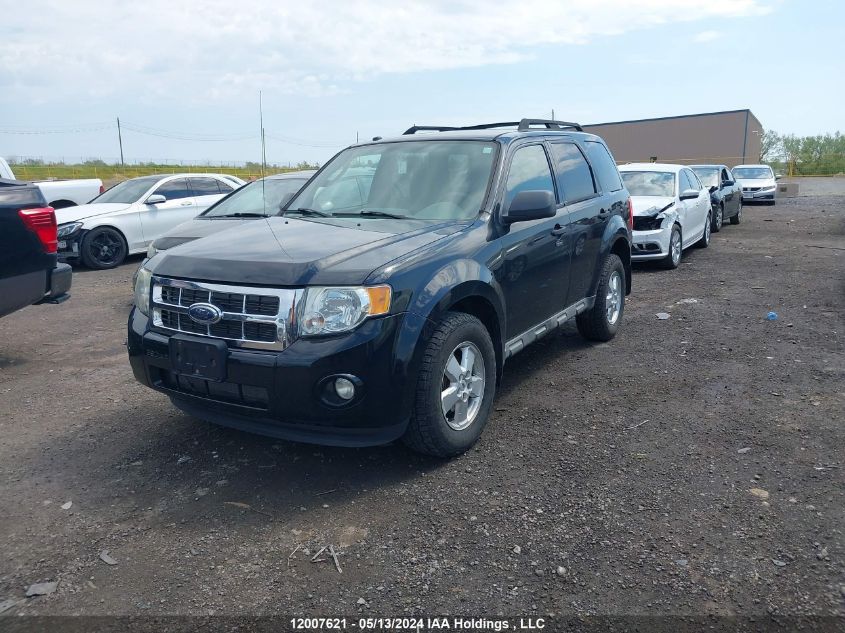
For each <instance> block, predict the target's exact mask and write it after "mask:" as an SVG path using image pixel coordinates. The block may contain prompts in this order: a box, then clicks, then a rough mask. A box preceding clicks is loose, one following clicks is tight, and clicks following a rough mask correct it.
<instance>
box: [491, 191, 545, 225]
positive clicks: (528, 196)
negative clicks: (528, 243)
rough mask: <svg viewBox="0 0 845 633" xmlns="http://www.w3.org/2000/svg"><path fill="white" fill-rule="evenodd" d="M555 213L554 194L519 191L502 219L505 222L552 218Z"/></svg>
mask: <svg viewBox="0 0 845 633" xmlns="http://www.w3.org/2000/svg"><path fill="white" fill-rule="evenodd" d="M555 213H557V204H556V203H555V196H554V194H553V193H552V192H551V191H544V190H532V191H520V192H519V193H518V194H516V196H515V197H514V199H513V200H511V204H510V206H509V207H508V209H507V211H505V213H504V215H503V216H502V219H503V220H504V221H505V223H506V224H513V223H514V222H528V221H529V220H540V219H542V218H553V217H554V216H555Z"/></svg>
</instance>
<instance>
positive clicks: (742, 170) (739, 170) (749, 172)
mask: <svg viewBox="0 0 845 633" xmlns="http://www.w3.org/2000/svg"><path fill="white" fill-rule="evenodd" d="M733 172H734V177H735V178H744V179H746V180H762V179H764V178H774V177H775V176H774V174H773V173H772V169H771V167H734V169H733Z"/></svg>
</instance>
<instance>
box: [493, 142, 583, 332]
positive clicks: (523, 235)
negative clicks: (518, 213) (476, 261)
mask: <svg viewBox="0 0 845 633" xmlns="http://www.w3.org/2000/svg"><path fill="white" fill-rule="evenodd" d="M538 190H540V191H550V192H552V193H553V194H554V193H555V183H554V180H553V178H552V171H551V169H550V167H549V160H548V157H547V155H546V150H545V147H544V146H543V145H542V144H539V143H537V144H532V145H523V146H520V147H519V148H517V149H516V151H514V153H513V154H512V155H511V160H510V167H509V169H508V176H507V180H506V185H505V192H504V196H503V199H502V209H503V210H504V209H507V208H508V205H510V203H511V201H512V200H513V199H514V197H515V196H516V194H518V193H519V192H520V191H538ZM568 225H569V220H568V214H567V211H566V208H565V207H563V206H562V205H560V204H559V205H558V212H557V214H556V215H555V217H552V218H544V219H541V220H532V221H530V222H517V223H514V224H511V225H510V227H509V231H508V233H507V234H505V235H504V236H502V237H501V238H500V243H501V248H502V250H501V257H502V262H501V265H500V266H499V267H498V269H497V271H496V278H497V279H498V280H499V283H500V285H501V288H502V292H503V294H504V297H505V304H506V306H505V312H506V314H507V322H508V327H507V337H508V338H513V337H515V336H517V335H519V334H521V333H523V332H525V331H526V330H528V329H529V328H531V327H532V326H534V325H537V324H539V323H541V322H542V321H544V320H546V319H548V318H549V317H550V316H552V315H553V314H555V313H557V312H560V311H561V310H563V309H564V308H565V307H566V295H567V292H568V286H569V252H570V237H569V235H568Z"/></svg>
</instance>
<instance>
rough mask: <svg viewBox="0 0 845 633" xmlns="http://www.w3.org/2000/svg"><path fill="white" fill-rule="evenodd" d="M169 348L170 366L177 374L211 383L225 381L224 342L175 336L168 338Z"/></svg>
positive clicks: (226, 352)
mask: <svg viewBox="0 0 845 633" xmlns="http://www.w3.org/2000/svg"><path fill="white" fill-rule="evenodd" d="M169 347H170V364H171V366H172V367H173V371H175V372H176V373H177V374H182V375H185V376H190V377H192V378H204V379H205V380H211V381H213V382H223V381H224V380H226V357H227V356H228V353H229V348H228V346H227V345H226V342H225V341H220V340H214V339H212V340H208V339H201V338H198V337H193V336H185V335H182V334H176V335H174V336H171V337H170V343H169Z"/></svg>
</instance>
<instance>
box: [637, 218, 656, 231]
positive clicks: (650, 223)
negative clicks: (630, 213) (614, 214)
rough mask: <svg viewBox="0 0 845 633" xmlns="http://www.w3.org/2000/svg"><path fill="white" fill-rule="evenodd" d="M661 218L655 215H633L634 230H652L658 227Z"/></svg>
mask: <svg viewBox="0 0 845 633" xmlns="http://www.w3.org/2000/svg"><path fill="white" fill-rule="evenodd" d="M662 222H663V218H660V219H658V218H655V217H637V216H634V230H635V231H653V230H655V229H659V228H660V224H661V223H662Z"/></svg>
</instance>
